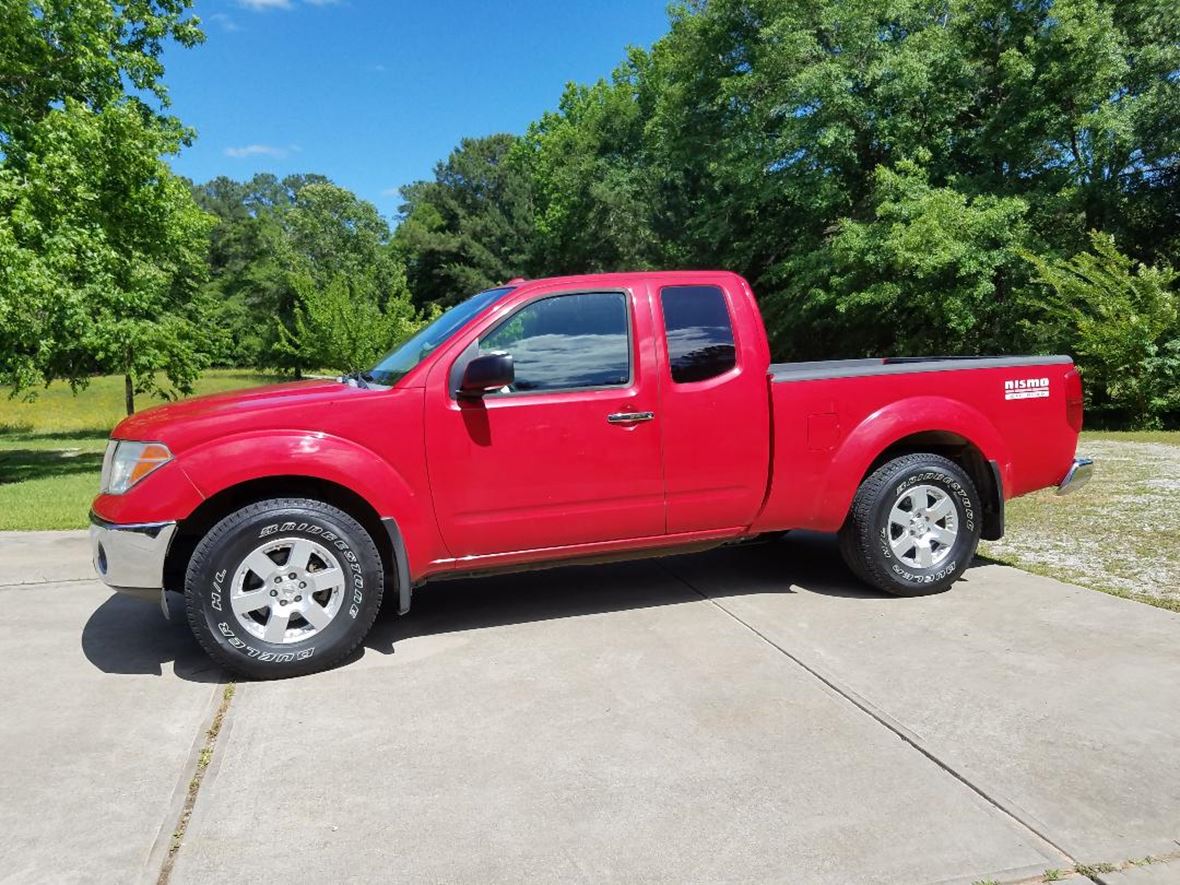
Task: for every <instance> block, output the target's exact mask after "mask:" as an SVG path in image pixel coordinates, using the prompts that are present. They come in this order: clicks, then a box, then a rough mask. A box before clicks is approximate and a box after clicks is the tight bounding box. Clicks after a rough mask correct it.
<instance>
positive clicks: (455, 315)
mask: <svg viewBox="0 0 1180 885" xmlns="http://www.w3.org/2000/svg"><path fill="white" fill-rule="evenodd" d="M513 288H515V287H514V286H503V287H501V288H499V289H486V290H484V291H483V292H480V293H479V294H478V295H472V296H471V297H470V298H468V299H467V300H466V301H462V302H460V303H459V304H456V305H455V306H454V307H452V308H451V309H450V310H448V311H447V312H446V313H444V314H443V315H442V316H440V317H439V318H438V319H436V320H435V321H434V322H433V323H430V324H429V325H428V326H426V327H425V328H423V329H421V330H419V331H418V333H417V334H416V335H414V336H413V337H412V338H409V339H407V340H406V341H405V343H403V344H401V345H399V346H398V347H397V348H395V349H394V350H393V352H391V353H390V354H389V355H388V356H386V357H384V358H383V359H382V360H381V362H379V363H377V365H375V366H374V367H373V369H372V370H371V371H370V372H369V373H368V376H367V377H371V378H372V379H373V381H375V382H377V383H378V384H386V385H389V384H396V383H397V382H398V381H400V380H401V379H402V378H404V377H405V375H406V373H407V372H409V371H410V369H412V368H414V366H416V365H418V363H420V362H422V360H424V359H426V357H427V355H428V354H429V353H430V352H431V351H433V350H434V349H435V348H437V347H438V346H439V345H440V344H442V343H443V342H445V341H446V340H447V339H448V338H450V337H451V336H452V335H454V334H455V332H457V331H458V330H459V329H460V328H462V327H463V326H464V325H465V324H466V323H467V321H468V320H469V319H471V318H472V317H473V316H475V315H476V314H477V313H479V312H480V311H481V310H483V309H484V308H485V307H487V306H488V305H489V304H491V303H492V302H493V301H495V300H496V299H497V298H499V297H500V296H501V295H503V294H505V293H506V292H511V291H512V290H513Z"/></svg>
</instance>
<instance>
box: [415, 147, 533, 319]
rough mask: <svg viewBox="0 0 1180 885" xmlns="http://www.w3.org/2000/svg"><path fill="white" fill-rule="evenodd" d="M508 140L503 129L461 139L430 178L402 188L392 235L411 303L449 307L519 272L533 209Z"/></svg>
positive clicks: (529, 238)
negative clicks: (403, 263)
mask: <svg viewBox="0 0 1180 885" xmlns="http://www.w3.org/2000/svg"><path fill="white" fill-rule="evenodd" d="M515 144H516V139H515V138H514V137H513V136H511V135H503V134H501V135H491V136H488V137H487V138H465V139H464V140H463V142H462V143H461V144H460V145H459V147H457V148H456V149H455V150H454V151H452V152H451V155H450V156H449V157H448V158H447V160H446V161H445V162H443V163H439V164H438V166H436V167H435V170H434V180H433V181H419V182H415V183H414V184H411V185H408V186H406V187H404V188H402V191H401V195H402V199H403V200H404V204H403V205H402V207H401V214H402V218H403V220H402V223H401V225H400V226H399V227H398V230H397V237H396V241H397V247H398V249H399V250H400V252H401V254H402V255H403V256H404V257H405V260H406V274H407V277H408V279H409V283H410V288H411V290H412V291H413V292H414V296H415V298H416V300H417V301H418V302H419V303H421V304H427V303H430V304H438V305H440V306H449V305H451V304H454V303H456V302H457V301H461V300H462V299H463V298H466V297H467V296H468V295H470V294H471V293H472V292H478V291H481V290H483V289H487V288H490V287H491V286H494V285H497V284H499V283H502V282H504V281H506V280H509V279H511V278H513V277H515V276H519V275H521V274H522V273H523V272H525V270H526V265H527V261H528V254H529V250H530V247H531V243H532V234H533V208H532V198H531V193H530V188H529V182H528V179H527V178H526V177H525V175H524V174H523V172H522V170H521V169H520V167H519V164H517V163H515V162H513V159H514V158H513V152H514V147H515Z"/></svg>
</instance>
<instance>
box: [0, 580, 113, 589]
mask: <svg viewBox="0 0 1180 885" xmlns="http://www.w3.org/2000/svg"><path fill="white" fill-rule="evenodd" d="M97 580H98V579H97V578H66V579H64V580H58V579H56V578H55V579H52V580H46V581H17V582H16V583H15V584H0V590H20V589H23V588H25V587H44V586H45V585H46V584H89V583H92V582H95V581H97Z"/></svg>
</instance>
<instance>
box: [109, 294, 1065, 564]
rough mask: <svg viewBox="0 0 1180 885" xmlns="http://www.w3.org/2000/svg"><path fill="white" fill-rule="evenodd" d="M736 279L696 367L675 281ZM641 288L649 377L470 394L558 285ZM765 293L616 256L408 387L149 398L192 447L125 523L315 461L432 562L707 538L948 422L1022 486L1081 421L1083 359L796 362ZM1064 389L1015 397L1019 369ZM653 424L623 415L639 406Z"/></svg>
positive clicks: (804, 510)
mask: <svg viewBox="0 0 1180 885" xmlns="http://www.w3.org/2000/svg"><path fill="white" fill-rule="evenodd" d="M679 285H690V286H705V285H707V286H716V287H719V288H720V289H721V290H722V292H723V293H724V300H725V305H726V309H727V311H728V314H729V318H730V321H731V323H732V326H733V335H734V345H735V358H736V365H734V367H733V368H732V369H729V370H727V371H724V372H723V373H722V374H719V375H717V376H716V377H712V378H709V379H708V380H704V381H698V382H692V383H681V384H678V383H675V382H674V381H673V380H672V375H671V371H670V368H669V356H668V344H667V341H666V340H665V336H664V332H663V325H664V318H663V307H662V303H661V298H660V290H661V289H662V288H663V287H665V286H679ZM587 291H590V292H621V293H624V295H625V298H626V302H627V306H628V324H629V332H630V336H631V375H630V381H629V383H626V384H621V385H617V386H610V387H602V388H597V389H581V390H567V391H546V392H539V391H533V392H517V393H512V394H504V395H492V396H487V397H484V398H482V399H460V398H457V397H456V396H455V395H454V394H453V391H452V385H453V383H454V376H455V372H456V371H457V370H456V369H455V368H454V367H455V364H456V362H457V361H459V360H461V358H462V357H463V354H464V353H465V352H467V353H470V352H471V351H470V347H469V346H470V345H472V343H473V342H474V341H476V340H477V339H478V338H479V337H480V335H481V334H483V333H484V332H486V331H488V330H489V329H491V328H492V327H493V326H495V325H496V324H498V323H499V322H500V321H501V320H502V319H503V318H505V317H507V316H509V314H511V313H512V312H514V311H515V310H517V309H519V308H521V307H523V306H524V305H526V304H529V303H530V302H532V301H533V300H536V299H538V298H542V297H552V296H555V295H560V294H568V293H575V292H587ZM771 372H772V367H771V365H770V351H769V347H768V345H767V340H766V333H765V330H764V328H763V324H762V318H761V316H760V314H759V312H758V309H757V305H756V303H755V301H754V297H753V293H752V292H751V291H750V289H749V286H748V285H747V284H746V282H745V281H744V280H743V279H742V278H741V277H738V276H736V275H734V274H731V273H726V272H720V271H719V272H695V271H694V272H670V273H634V274H603V275H594V276H585V277H566V278H560V279H549V280H538V281H533V282H526V283H523V284H521V285H520V286H518V287H517V288H515V289H513V290H512V291H510V292H508V293H507V294H505V295H503V296H501V297H500V298H499V299H498V300H497V301H496V302H494V303H493V304H491V305H490V306H489V307H487V308H485V309H484V310H483V311H482V312H481V313H480V314H478V315H476V316H475V317H473V318H472V319H471V321H470V322H468V324H467V325H466V326H465V327H463V328H462V329H460V330H459V331H458V332H456V333H455V335H454V336H453V337H451V338H450V339H449V340H448V341H446V342H444V343H443V344H442V345H441V346H439V347H438V349H437V350H436V351H434V352H433V353H431V354H430V355H429V356H427V357H426V358H425V359H423V360H422V362H421V363H420V364H419V365H417V366H416V367H415V368H414V369H413V370H411V371H410V372H409V373H408V374H407V375H406V376H405V377H404V378H402V379H401V381H399V382H398V383H397V384H396V385H394V386H393V387H392V388H389V389H379V388H374V389H360V388H356V387H351V386H347V385H345V384H342V383H339V382H336V381H333V380H326V381H307V382H299V383H293V384H280V385H274V386H270V387H264V388H259V389H256V390H249V391H243V392H239V393H228V394H218V395H215V396H206V397H198V398H195V399H192V400H188V401H185V402H182V403H177V404H174V405H167V406H161V407H158V408H154V409H149V410H147V411H145V412H142V413H140V414H138V415H135V416H132V417H131V418H128V419H127V420H126V421H124V422H122V423H121V424H120V425H119V426H118V427H117V428H116V430H115V433H114V436H115V437H116V438H120V439H136V440H142V441H155V442H162V443H164V444H165V445H167V446H168V447H169V449H170V450H171V451H172V453H173V455H174V460H173V462H172V463H169V464H167V465H165V466H164V467H162V468H160V469H158V470H156V471H155V472H153V473H152V474H150V475H149V476H148V477H147V478H146V479H144V480H143V481H141V482H140V483H139V484H137V485H136V486H135V487H133V488H132V489H131V490H130V491H128V492H127V493H125V494H123V495H100V496H99V497H98V498H97V499H96V500H95V503H94V508H95V511H96V513H97V514H98V515H99V516H101V517H102V518H104V519H106V520H109V521H111V522H116V523H134V522H157V521H169V520H181V521H182V520H184V519H185V518H186V517H187V516H189V515H190V514H191V513H192V512H193V511H194V510H195V509H196V508H197V507H198V506H199V505H200V504H201V502H202V501H204V500H206V499H207V498H209V497H211V496H215V495H217V494H218V493H220V492H223V491H225V490H227V489H231V488H233V487H234V486H236V485H238V484H240V483H243V482H248V481H251V480H257V479H261V478H267V477H279V478H281V477H314V478H316V479H319V480H323V481H328V482H333V483H337V484H339V485H341V486H344V487H346V488H348V489H351V490H352V491H354V492H355V493H356V494H358V495H360V496H361V497H362V498H364V499H365V500H366V501H368V502H369V504H370V505H371V506H372V507H373V509H374V510H375V511H376V512H377V513H378V514H379V515H380V516H382V517H391V518H393V519H394V520H396V522H397V524H398V527H399V528H400V530H401V534H402V536H403V538H404V541H405V545H406V552H407V556H408V560H409V567H410V574H411V576H412V578H413V579H414V580H415V581H418V580H421V579H423V578H425V577H428V576H431V575H438V574H441V573H446V572H450V571H464V570H479V569H484V568H499V567H507V566H513V567H516V566H522V565H527V564H530V563H535V562H543V561H551V560H560V559H565V558H570V557H578V556H592V555H599V554H601V555H612V554H615V555H617V554H622V553H626V552H628V551H641V550H644V549H650V548H653V547H668V546H676V545H690V544H694V543H705V542H709V541H718V540H723V539H726V538H733V537H740V536H742V535H745V534H753V533H758V532H763V531H772V530H782V529H791V528H810V529H817V530H821V531H831V530H834V529H836V528H838V527H839V526H840V524H841V523H842V522H843V520H844V518H845V515H846V514H847V512H848V507H849V504H850V502H851V500H852V497H853V495H854V493H855V491H856V488H857V486H858V485H859V484H860V482H861V480H862V479H863V477H864V475H865V473H866V471H867V470H868V469H869V468H870V466H871V465H872V464H873V463H874V461H875V460H876V459H877V458H878V457H879V456H880V455H881V453H882V452H883V451H884V450H885V449H886V448H888V447H889V446H891V445H894V444H896V443H898V442H899V441H901V440H904V439H905V438H906V437H908V436H911V435H913V434H917V433H930V432H938V433H940V434H943V435H944V436H945V438H947V439H961V440H964V441H966V442H969V443H970V444H971V445H972V446H974V447H975V448H976V449H978V451H979V452H980V453H982V455H983V456H984V457H985V458H986V459H988V460H990V461H994V462H995V463H996V464H997V466H998V468H999V471H1000V475H1001V477H1002V480H1003V490H1004V496H1005V497H1007V498H1010V497H1014V496H1016V495H1020V494H1024V493H1026V492H1029V491H1033V490H1035V489H1038V488H1043V487H1046V486H1051V485H1055V484H1057V483H1058V482H1059V481H1060V480H1061V479H1062V477H1063V476H1064V475H1065V473H1066V471H1067V470H1068V469H1069V467H1070V465H1071V463H1072V459H1073V455H1074V447H1075V445H1076V442H1077V435H1078V431H1079V430H1080V428H1081V412H1080V398H1081V387H1080V382H1079V380H1078V377H1077V372H1076V370H1074V368H1073V366H1072V365H1071V364H1069V363H1067V362H1061V361H1053V360H1048V361H1047V362H1046V363H1045V364H1043V365H1042V364H1040V363H1039V362H1035V363H1032V364H1025V365H1021V366H1005V367H997V368H978V367H970V366H965V367H964V366H956V365H955V364H953V363H948V364H945V366H944V365H939V366H938V367H937V370H933V371H932V370H930V364H923V366H920V367H919V366H916V367H915V368H914V370H913V371H910V370H909V369H908V368H902V369H893V370H891V373H886V374H882V373H878V372H874V371H872V370H866V371H865V372H860V369H856V370H853V374H851V375H850V376H849V377H842V376H841V375H842V374H843V375H848V374H849V373H848V372H843V373H841V372H836V373H835V375H836V377H815V378H811V377H803V378H796V377H792V376H791V374H790V373H789V372H788V373H786V374H785V376H784V377H783V378H782V379H781V380H775V379H774V378H773V377H772V375H771ZM1028 378H1037V379H1047V381H1048V387H1047V391H1046V392H1043V393H1042V392H1039V391H1038V394H1037V396H1035V397H1028V398H1022V397H1015V396H1013V397H1008V396H1007V392H1006V389H1005V384H1006V382H1007V383H1009V384H1015V383H1022V382H1023V381H1024V380H1027V379H1028ZM629 411H634V412H652V413H653V414H654V417H653V419H652V420H650V421H648V422H646V423H635V424H618V423H608V422H607V420H606V419H607V416H608V415H610V414H615V413H620V412H629Z"/></svg>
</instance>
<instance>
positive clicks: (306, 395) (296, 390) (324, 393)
mask: <svg viewBox="0 0 1180 885" xmlns="http://www.w3.org/2000/svg"><path fill="white" fill-rule="evenodd" d="M370 393H374V391H369V390H364V389H360V388H356V387H352V386H350V385H347V384H341V383H340V382H338V381H326V380H313V381H292V382H289V383H286V384H270V385H267V386H265V387H254V388H249V389H247V390H234V391H229V392H226V393H213V394H207V395H205V396H196V397H193V398H192V399H186V400H183V401H181V402H177V403H168V404H165V405H161V406H155V407H153V408H150V409H145V410H144V411H142V412H137V413H136V414H134V415H131V416H129V417H127V418H125V419H123V420H122V421H121V422H119V424H118V426H116V427H115V429H114V431H112V433H111V436H112V437H113V438H115V439H133V440H140V441H151V442H162V443H165V444H166V445H168V446H169V447H170V448H172V450H173V452H176V451H178V445H177V444H179V448H185V447H187V445H186V444H187V443H190V442H195V441H196V440H193V439H192V437H194V436H197V437H204V436H208V435H221V433H224V432H232V431H234V430H236V429H238V428H239V427H241V426H242V425H243V424H244V423H249V424H250V425H252V426H259V425H261V424H264V423H265V416H264V414H263V413H267V412H275V413H281V414H282V415H283V416H284V418H286V417H288V416H290V415H293V414H299V413H303V414H305V415H306V416H307V417H308V418H309V419H311V416H312V415H314V414H316V412H317V411H319V410H320V409H321V407H323V406H325V405H327V404H329V403H333V402H336V401H338V400H344V399H351V398H353V397H355V396H357V395H358V394H359V395H362V396H363V395H365V394H370ZM277 417H278V415H276V418H277ZM260 419H261V420H260ZM205 428H210V429H212V428H216V430H217V433H216V434H211V433H202V432H201V430H202V429H205Z"/></svg>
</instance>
